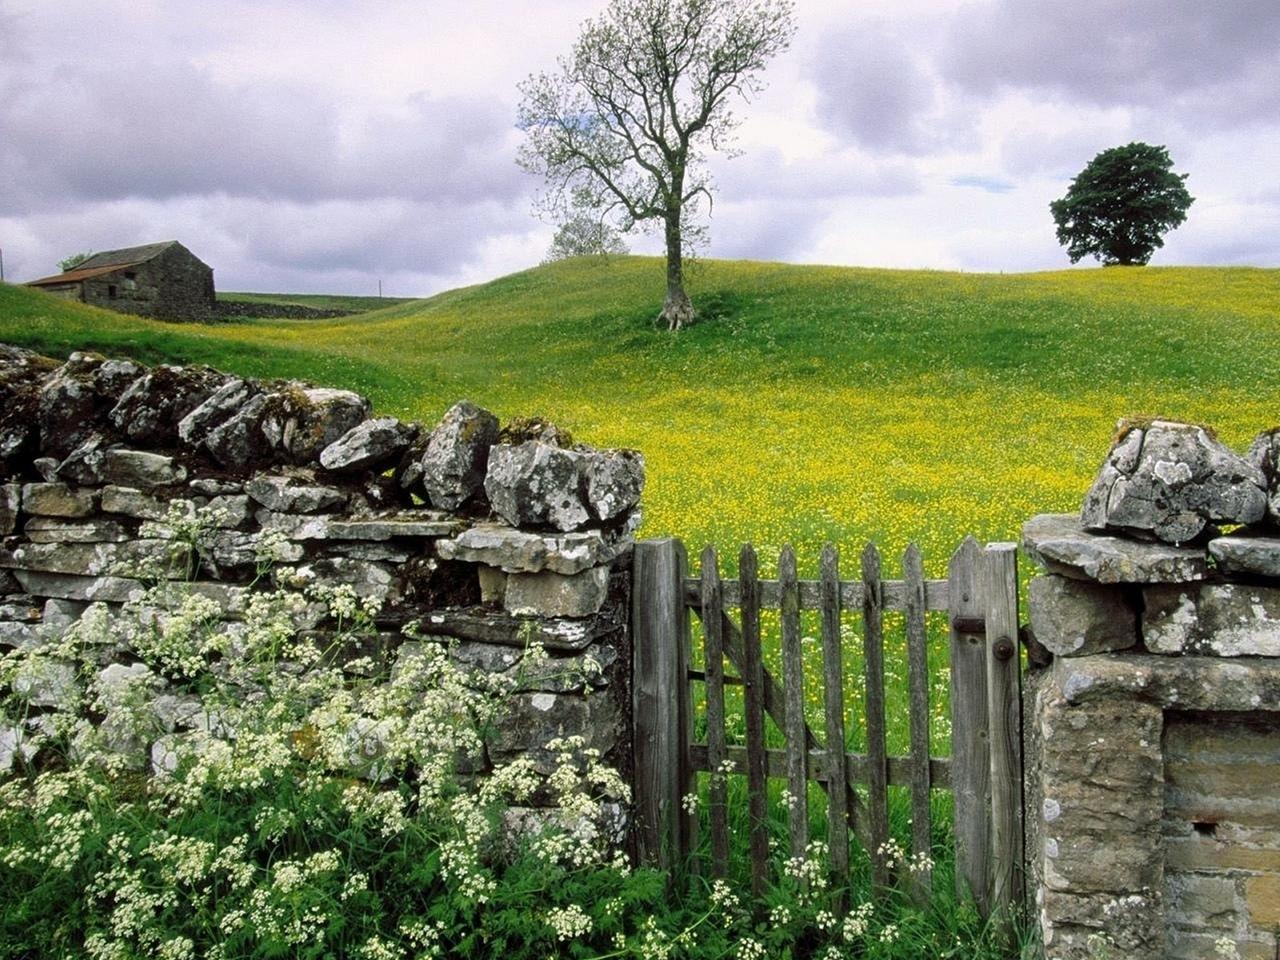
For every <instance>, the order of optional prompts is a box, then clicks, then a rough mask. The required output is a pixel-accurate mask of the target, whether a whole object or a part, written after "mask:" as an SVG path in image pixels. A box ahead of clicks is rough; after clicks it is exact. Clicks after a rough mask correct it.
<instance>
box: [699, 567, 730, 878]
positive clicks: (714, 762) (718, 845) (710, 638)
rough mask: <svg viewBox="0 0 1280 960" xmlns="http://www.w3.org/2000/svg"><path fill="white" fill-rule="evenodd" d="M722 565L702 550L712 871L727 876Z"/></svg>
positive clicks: (727, 841) (727, 838)
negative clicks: (721, 614) (721, 613)
mask: <svg viewBox="0 0 1280 960" xmlns="http://www.w3.org/2000/svg"><path fill="white" fill-rule="evenodd" d="M722 603H723V601H722V597H721V590H720V565H719V561H718V558H717V557H716V548H715V547H712V546H708V547H707V548H706V549H705V550H703V551H702V631H703V655H704V658H705V667H704V671H705V679H706V690H707V761H708V763H709V765H710V767H711V778H710V798H709V799H710V804H709V808H710V810H709V812H710V819H711V872H712V875H713V876H716V877H724V876H726V875H727V874H728V872H729V821H728V789H727V782H726V775H725V772H724V769H723V767H724V762H725V759H726V753H725V739H724V633H723V629H722V624H721V617H720V612H721V610H722V609H723V606H722Z"/></svg>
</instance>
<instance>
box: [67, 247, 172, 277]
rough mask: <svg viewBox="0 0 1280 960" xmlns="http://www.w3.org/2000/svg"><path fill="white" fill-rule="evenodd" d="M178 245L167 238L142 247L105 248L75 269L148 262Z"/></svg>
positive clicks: (125, 265)
mask: <svg viewBox="0 0 1280 960" xmlns="http://www.w3.org/2000/svg"><path fill="white" fill-rule="evenodd" d="M177 245H178V241H177V240H165V241H164V242H163V243H147V244H143V245H142V246H140V247H124V248H123V249H120V250H103V251H102V252H101V253H95V254H94V255H93V256H91V257H89V259H87V260H84V261H82V262H80V263H78V264H76V266H75V270H74V271H72V272H75V271H79V270H91V269H93V268H95V267H129V266H133V265H134V264H135V263H146V262H147V261H148V260H153V259H155V258H156V257H158V256H160V254H162V253H164V252H165V251H166V250H168V249H169V248H170V247H174V246H177Z"/></svg>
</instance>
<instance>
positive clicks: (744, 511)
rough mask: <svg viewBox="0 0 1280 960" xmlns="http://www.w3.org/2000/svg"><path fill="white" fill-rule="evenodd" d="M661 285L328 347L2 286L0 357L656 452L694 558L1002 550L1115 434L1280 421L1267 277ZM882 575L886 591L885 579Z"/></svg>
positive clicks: (652, 276) (298, 328) (610, 273)
mask: <svg viewBox="0 0 1280 960" xmlns="http://www.w3.org/2000/svg"><path fill="white" fill-rule="evenodd" d="M661 277H662V274H661V267H660V263H659V262H658V261H656V260H653V259H650V258H640V257H624V258H617V259H613V260H610V261H608V262H605V263H602V262H600V261H595V260H574V261H565V262H561V263H557V264H552V265H549V266H545V267H538V268H536V269H533V270H529V271H525V272H523V273H518V274H513V275H511V276H507V277H503V278H500V279H498V280H495V281H493V282H491V283H487V284H482V285H478V286H475V287H468V288H465V289H461V290H455V291H450V292H448V293H445V294H441V295H439V296H436V297H433V298H431V299H428V300H420V301H412V302H408V303H402V304H396V305H393V306H389V307H386V308H384V309H381V310H378V311H375V312H370V313H363V314H359V315H357V316H353V317H344V318H341V319H338V320H332V321H308V322H306V323H290V322H287V321H255V322H251V323H244V324H224V325H209V326H179V325H174V324H161V323H155V322H152V321H146V320H141V319H138V318H130V317H121V316H118V315H115V314H109V313H104V312H102V311H98V310H94V309H92V308H87V307H80V306H77V305H72V304H65V303H62V302H59V301H54V300H52V299H51V298H48V297H46V296H44V295H41V294H36V293H33V292H30V291H26V290H22V289H15V288H12V287H4V286H0V340H5V341H10V342H17V343H22V344H25V345H28V346H32V347H35V348H38V349H42V350H45V351H46V352H52V353H63V354H65V353H66V352H67V351H68V350H70V349H75V348H78V347H92V348H94V349H101V350H104V351H108V352H112V353H128V354H132V355H136V356H139V357H141V358H143V359H146V360H148V361H152V362H154V361H156V360H161V359H173V360H183V361H199V362H206V363H212V364H215V365H218V366H221V367H224V368H227V369H231V370H235V371H237V372H243V373H247V374H253V375H259V376H264V375H273V376H302V377H307V378H309V379H313V380H317V381H322V382H326V383H333V384H341V385H345V386H350V387H352V388H354V389H358V390H361V391H363V392H366V393H368V394H369V395H371V396H372V397H373V398H374V400H375V403H376V404H377V405H378V407H379V408H380V409H382V410H386V411H388V412H392V413H396V414H399V415H408V416H416V417H419V418H421V419H423V420H433V419H434V418H436V417H438V416H439V414H440V413H441V412H442V411H443V410H444V409H445V408H446V407H447V406H448V405H449V404H450V403H452V402H453V401H454V400H456V399H458V398H460V397H464V396H465V397H468V398H469V399H471V400H473V401H475V402H477V403H481V404H485V405H488V406H490V407H491V408H493V409H494V410H495V411H496V412H498V413H499V414H500V415H502V416H512V415H517V414H528V413H535V412H536V413H541V414H543V415H545V416H548V417H550V418H552V419H555V420H557V421H558V422H560V423H562V424H563V425H564V426H566V427H568V428H569V429H571V430H572V431H574V432H575V433H577V434H580V435H581V436H582V437H583V438H584V439H586V440H589V441H590V442H592V443H597V444H605V445H623V446H634V447H638V448H640V449H641V450H643V451H644V452H645V454H646V456H647V458H648V461H649V465H650V488H649V494H648V496H647V498H646V503H647V506H648V510H649V513H648V520H647V522H646V528H645V529H646V532H647V533H652V534H659V533H677V534H680V535H682V536H684V537H685V539H686V540H687V541H688V542H689V544H690V547H691V548H693V549H697V548H700V547H701V545H702V543H703V542H704V541H707V540H710V541H713V542H717V543H719V544H721V545H722V546H724V547H730V546H735V545H736V543H737V542H739V541H740V540H742V539H752V540H754V541H755V542H756V543H757V544H758V545H762V546H764V547H765V548H766V549H768V550H773V549H775V548H776V547H777V546H778V545H779V544H780V543H781V542H783V541H784V540H786V539H791V540H793V541H795V542H796V543H797V546H798V547H800V548H801V549H802V552H804V553H806V554H807V556H806V557H805V560H806V561H807V563H806V566H807V567H809V568H812V566H813V564H814V562H815V556H816V545H817V543H818V542H820V540H821V539H823V538H826V537H832V538H834V539H836V540H837V541H838V542H840V543H841V544H842V545H843V546H844V547H845V549H846V551H850V552H852V551H853V550H854V549H855V548H859V547H860V546H861V543H862V541H863V540H865V539H866V538H868V537H872V536H874V537H875V538H876V539H877V540H879V541H880V542H881V543H882V544H883V545H884V546H885V547H887V548H888V549H891V550H895V551H896V550H900V549H901V548H902V547H903V546H905V544H906V542H907V541H908V540H910V539H917V540H919V541H920V542H921V544H922V546H923V547H925V549H926V563H927V566H928V567H929V568H930V570H932V571H938V570H940V569H942V567H944V566H945V554H946V553H948V552H949V551H950V549H951V547H953V546H954V544H955V542H956V541H957V539H958V538H959V537H960V536H961V535H963V533H965V532H970V531H972V532H975V533H977V534H978V535H979V536H981V537H985V538H988V539H1009V538H1015V537H1016V535H1017V529H1018V525H1019V523H1020V521H1021V520H1022V519H1023V518H1024V517H1025V516H1026V515H1028V514H1029V513H1031V512H1033V511H1035V510H1041V509H1062V510H1069V509H1073V508H1074V507H1075V506H1076V505H1077V504H1078V502H1079V499H1080V497H1081V495H1082V494H1083V492H1084V489H1085V488H1086V487H1087V485H1088V482H1089V479H1090V478H1091V476H1092V473H1093V471H1094V469H1095V468H1096V466H1097V463H1098V462H1099V461H1100V460H1101V458H1102V456H1103V454H1104V453H1105V451H1106V447H1107V442H1108V438H1109V436H1110V434H1111V431H1112V429H1113V427H1114V424H1115V421H1116V419H1117V418H1118V417H1120V416H1123V415H1126V414H1133V413H1149V414H1159V415H1163V416H1170V417H1180V418H1186V419H1195V420H1200V421H1205V422H1210V423H1213V424H1214V425H1216V426H1217V427H1218V430H1219V432H1220V433H1221V434H1222V435H1223V437H1224V439H1226V440H1227V441H1228V442H1231V443H1235V444H1237V445H1243V444H1245V443H1247V441H1248V440H1249V438H1250V437H1252V435H1253V434H1254V433H1256V432H1257V431H1258V430H1260V429H1262V428H1263V427H1269V426H1272V425H1273V424H1274V423H1275V422H1277V421H1280V389H1278V388H1277V384H1278V383H1280V376H1278V375H1280V369H1278V368H1280V271H1277V270H1255V269H1244V268H1241V269H1218V268H1150V267H1148V268H1133V269H1122V268H1113V269H1107V270H1088V271H1063V272H1056V273H1039V274H1023V275H1007V276H1006V275H990V274H956V273H944V272H912V271H883V270H859V269H848V268H828V267H797V266H789V265H783V264H767V263H749V262H740V261H706V262H702V263H700V264H698V265H697V267H696V271H695V273H694V276H693V295H694V300H695V304H696V305H697V306H699V307H700V309H701V310H702V313H703V319H702V322H700V323H699V324H698V325H696V326H695V327H693V328H691V329H689V330H687V331H685V332H683V333H681V334H679V335H677V336H672V335H670V334H668V333H666V332H665V331H659V330H656V329H654V328H653V326H652V324H651V322H650V321H651V318H652V316H653V315H655V314H656V312H657V309H658V305H659V302H660V297H661V289H662V287H661V283H662V280H661ZM896 568H897V564H896V562H891V564H890V569H891V570H896Z"/></svg>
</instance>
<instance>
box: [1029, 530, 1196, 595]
mask: <svg viewBox="0 0 1280 960" xmlns="http://www.w3.org/2000/svg"><path fill="white" fill-rule="evenodd" d="M1022 546H1023V549H1024V550H1026V551H1027V553H1028V554H1029V555H1030V557H1031V559H1032V560H1034V561H1035V562H1036V563H1038V564H1040V565H1041V566H1042V567H1044V568H1045V569H1046V570H1048V571H1049V572H1050V573H1057V574H1061V575H1062V576H1066V577H1072V578H1074V579H1077V580H1094V581H1097V582H1098V583H1187V582H1191V581H1196V580H1203V579H1204V578H1205V577H1206V576H1207V575H1208V572H1209V564H1208V560H1207V559H1206V557H1205V552H1204V551H1203V550H1198V549H1194V548H1191V547H1177V546H1171V545H1169V544H1166V543H1145V542H1142V541H1138V540H1130V539H1126V538H1124V537H1115V536H1109V535H1107V534H1100V533H1090V532H1089V531H1087V530H1085V529H1084V528H1083V527H1082V526H1081V524H1080V518H1079V517H1076V516H1074V515H1072V514H1041V515H1040V516H1038V517H1033V518H1031V519H1030V520H1028V521H1027V522H1026V523H1024V524H1023V525H1022Z"/></svg>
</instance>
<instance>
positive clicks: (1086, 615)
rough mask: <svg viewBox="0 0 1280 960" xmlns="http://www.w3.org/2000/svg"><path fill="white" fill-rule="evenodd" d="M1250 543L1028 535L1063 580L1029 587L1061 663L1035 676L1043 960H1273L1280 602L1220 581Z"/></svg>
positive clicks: (1278, 871) (1034, 839)
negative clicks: (1227, 557)
mask: <svg viewBox="0 0 1280 960" xmlns="http://www.w3.org/2000/svg"><path fill="white" fill-rule="evenodd" d="M1235 539H1240V538H1219V539H1218V540H1213V541H1210V542H1208V543H1207V544H1204V545H1198V546H1179V545H1171V544H1165V543H1156V542H1150V541H1139V540H1135V539H1130V538H1128V537H1125V536H1114V535H1110V534H1103V533H1093V532H1089V531H1086V530H1084V529H1083V528H1082V527H1081V525H1080V522H1079V520H1078V519H1077V518H1076V517H1074V516H1042V517H1036V518H1034V519H1033V520H1031V521H1028V523H1027V524H1026V525H1025V526H1024V528H1023V545H1024V547H1025V549H1026V550H1027V552H1028V553H1029V554H1030V555H1031V556H1032V558H1033V559H1034V560H1036V561H1037V562H1038V563H1040V564H1041V566H1043V567H1044V568H1045V569H1046V570H1047V571H1049V572H1048V573H1047V574H1046V575H1045V576H1041V577H1038V578H1036V579H1035V580H1033V581H1032V583H1031V585H1030V588H1029V614H1030V620H1031V630H1032V632H1033V633H1034V636H1035V640H1036V641H1037V642H1038V646H1039V647H1041V648H1043V650H1044V651H1045V652H1047V654H1048V655H1049V656H1050V657H1051V660H1050V662H1049V664H1048V665H1047V666H1043V667H1041V668H1040V669H1038V670H1035V671H1033V672H1032V674H1031V676H1030V677H1029V683H1028V688H1029V691H1030V692H1029V695H1028V700H1027V706H1028V714H1027V728H1028V729H1027V734H1028V737H1027V743H1028V748H1027V757H1026V787H1027V799H1028V810H1027V857H1028V861H1029V862H1028V876H1029V878H1030V879H1031V882H1032V884H1033V885H1034V909H1035V917H1036V921H1037V924H1038V926H1039V929H1040V934H1041V938H1042V941H1043V944H1044V951H1045V957H1046V958H1047V960H1077V958H1079V960H1085V958H1090V957H1096V956H1109V957H1124V958H1126V960H1166V958H1167V960H1191V958H1206V957H1217V956H1228V957H1229V956H1233V955H1234V956H1238V957H1241V958H1254V960H1262V958H1266V960H1273V958H1274V957H1275V955H1276V950H1277V912H1278V911H1277V907H1276V890H1277V889H1280V772H1277V771H1278V770H1280V767H1278V766H1277V764H1278V763H1280V641H1278V640H1277V637H1280V605H1278V604H1280V588H1277V587H1269V586H1265V585H1263V584H1262V583H1261V581H1260V578H1261V577H1263V576H1266V575H1267V574H1266V573H1265V572H1264V571H1263V570H1262V569H1261V568H1260V567H1259V566H1258V565H1256V564H1255V565H1254V567H1253V569H1252V570H1250V571H1247V572H1245V571H1241V570H1240V569H1239V567H1238V566H1237V567H1235V568H1228V567H1227V565H1225V564H1222V563H1218V564H1217V567H1216V569H1215V568H1214V566H1213V565H1211V563H1210V559H1209V558H1210V557H1217V556H1218V555H1219V554H1222V553H1226V552H1230V553H1231V555H1232V556H1236V557H1238V556H1240V555H1242V554H1244V553H1245V552H1248V551H1246V550H1245V548H1244V547H1241V546H1240V545H1239V544H1236V545H1232V544H1230V543H1228V544H1225V545H1224V541H1228V540H1235ZM1259 539H1260V538H1251V540H1252V546H1251V547H1250V548H1249V549H1250V550H1252V551H1253V552H1257V551H1258V550H1259V549H1261V546H1260V544H1259V543H1258V540H1259ZM1272 542H1273V543H1275V547H1276V550H1277V556H1280V542H1276V541H1272ZM1228 578H1229V579H1231V580H1235V581H1237V582H1228ZM1245 580H1247V581H1248V582H1238V581H1245ZM1231 951H1234V954H1233V953H1232V952H1231Z"/></svg>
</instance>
